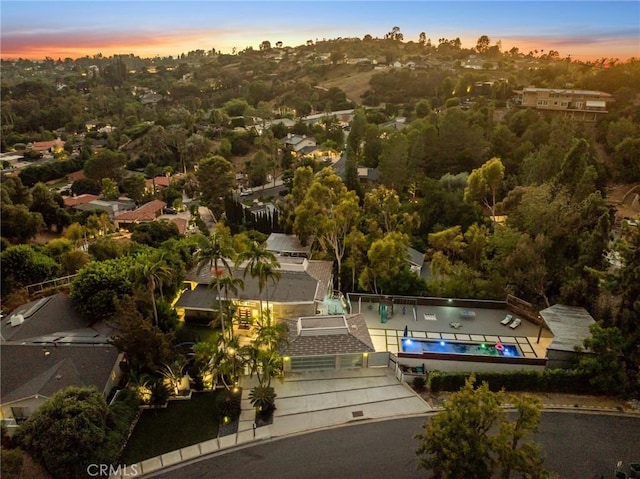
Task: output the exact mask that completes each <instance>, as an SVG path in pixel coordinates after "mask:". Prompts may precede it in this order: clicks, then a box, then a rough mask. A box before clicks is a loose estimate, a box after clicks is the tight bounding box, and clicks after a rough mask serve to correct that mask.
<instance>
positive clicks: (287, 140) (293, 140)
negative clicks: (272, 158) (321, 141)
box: [280, 133, 316, 154]
mask: <svg viewBox="0 0 640 479" xmlns="http://www.w3.org/2000/svg"><path fill="white" fill-rule="evenodd" d="M280 141H281V142H282V143H283V144H284V145H285V147H286V148H289V149H290V150H291V151H292V152H293V153H295V154H298V153H300V152H301V151H302V149H304V148H306V147H309V146H313V147H315V146H316V140H315V138H313V137H307V135H294V134H291V133H288V134H287V136H286V137H284V138H281V139H280Z"/></svg>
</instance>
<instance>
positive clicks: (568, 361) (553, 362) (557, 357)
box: [547, 349, 585, 369]
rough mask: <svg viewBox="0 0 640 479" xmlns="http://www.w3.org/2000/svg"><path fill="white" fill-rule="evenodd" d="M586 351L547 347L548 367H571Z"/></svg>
mask: <svg viewBox="0 0 640 479" xmlns="http://www.w3.org/2000/svg"><path fill="white" fill-rule="evenodd" d="M582 354H585V353H578V352H574V351H560V350H557V349H547V368H548V369H556V368H560V369H570V368H573V367H574V366H575V365H576V362H577V361H578V360H579V359H580V356H581V355H582Z"/></svg>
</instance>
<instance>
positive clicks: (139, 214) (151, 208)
mask: <svg viewBox="0 0 640 479" xmlns="http://www.w3.org/2000/svg"><path fill="white" fill-rule="evenodd" d="M165 206H166V203H165V202H164V201H160V200H153V201H150V202H149V203H145V204H144V205H142V206H141V207H140V208H137V209H135V210H133V211H125V212H124V213H120V214H119V215H116V217H115V218H114V219H115V220H116V221H153V220H155V219H156V217H157V216H158V213H159V212H160V211H162V208H164V207H165Z"/></svg>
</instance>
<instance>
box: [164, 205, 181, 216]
mask: <svg viewBox="0 0 640 479" xmlns="http://www.w3.org/2000/svg"><path fill="white" fill-rule="evenodd" d="M162 213H164V214H165V215H177V214H178V212H177V211H176V209H175V208H171V207H170V206H169V207H167V208H163V209H162Z"/></svg>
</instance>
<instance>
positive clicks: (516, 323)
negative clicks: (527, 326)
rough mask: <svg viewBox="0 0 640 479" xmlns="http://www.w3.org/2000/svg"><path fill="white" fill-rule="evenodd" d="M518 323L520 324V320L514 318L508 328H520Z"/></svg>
mask: <svg viewBox="0 0 640 479" xmlns="http://www.w3.org/2000/svg"><path fill="white" fill-rule="evenodd" d="M520 323H522V320H521V319H520V318H516V319H514V320H513V322H512V323H511V324H510V325H509V327H510V328H511V329H516V328H517V327H518V326H520Z"/></svg>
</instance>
